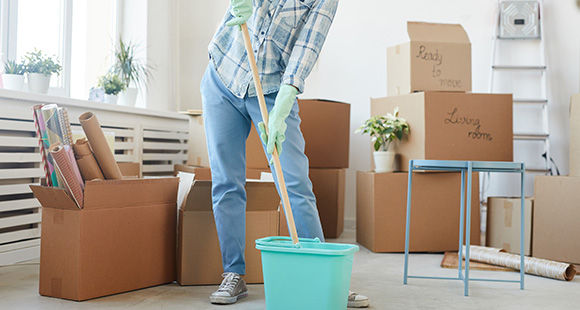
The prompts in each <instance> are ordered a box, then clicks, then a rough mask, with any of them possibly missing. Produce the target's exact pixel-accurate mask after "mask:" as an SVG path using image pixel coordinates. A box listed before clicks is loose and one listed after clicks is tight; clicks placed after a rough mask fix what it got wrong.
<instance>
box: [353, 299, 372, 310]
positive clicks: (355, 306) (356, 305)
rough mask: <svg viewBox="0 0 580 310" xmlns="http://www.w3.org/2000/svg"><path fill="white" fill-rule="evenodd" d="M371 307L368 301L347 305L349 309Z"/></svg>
mask: <svg viewBox="0 0 580 310" xmlns="http://www.w3.org/2000/svg"><path fill="white" fill-rule="evenodd" d="M369 305H370V303H369V301H368V300H358V301H351V300H349V301H348V303H347V308H367V307H368V306H369Z"/></svg>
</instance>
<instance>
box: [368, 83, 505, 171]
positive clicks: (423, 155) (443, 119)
mask: <svg viewBox="0 0 580 310" xmlns="http://www.w3.org/2000/svg"><path fill="white" fill-rule="evenodd" d="M512 104H513V103H512V95H511V94H509V95H502V94H466V93H451V92H420V93H414V94H409V95H402V96H394V97H384V98H375V99H372V100H371V115H384V114H386V113H392V112H393V110H394V109H395V107H399V109H400V110H399V111H400V112H399V116H400V117H402V118H405V119H406V120H407V122H408V123H409V127H410V128H409V129H410V133H409V135H406V136H405V137H404V138H403V141H401V142H398V141H397V142H395V143H393V144H391V147H393V146H394V148H393V150H394V151H395V152H396V153H397V155H398V158H397V159H396V161H397V162H398V164H399V165H400V167H401V170H403V171H407V170H408V167H409V159H438V160H481V161H512V160H513V127H512Z"/></svg>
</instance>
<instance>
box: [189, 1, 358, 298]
mask: <svg viewBox="0 0 580 310" xmlns="http://www.w3.org/2000/svg"><path fill="white" fill-rule="evenodd" d="M230 2H231V5H230V8H229V12H228V13H226V15H225V17H224V19H223V21H222V23H221V25H220V26H219V28H218V30H217V32H216V34H215V35H214V37H213V39H212V41H211V43H210V45H209V55H210V62H209V65H208V67H207V69H206V72H205V74H204V76H203V79H202V81H201V95H202V103H203V111H204V121H205V131H206V139H207V146H208V153H209V160H210V168H211V173H212V182H213V185H212V200H213V211H214V218H215V223H216V228H217V232H218V237H219V242H220V249H221V252H222V263H223V268H224V273H223V275H222V276H223V277H224V280H223V281H222V283H221V285H220V287H219V288H218V290H217V291H215V292H214V293H213V294H211V295H210V301H211V302H212V303H215V304H231V303H235V302H236V301H237V300H238V299H240V298H244V297H246V296H247V295H248V291H247V288H246V284H245V282H244V280H243V279H242V278H241V275H244V274H245V261H244V248H245V240H246V237H245V224H246V223H245V218H246V217H245V212H246V192H245V189H244V184H245V180H246V158H245V154H246V150H245V146H246V139H247V137H248V134H249V132H250V126H251V122H252V121H253V122H254V124H258V129H259V130H260V131H261V132H262V135H261V136H262V139H263V140H264V144H265V147H266V150H267V153H268V159H270V158H271V154H272V153H273V151H274V148H276V149H277V150H278V153H279V154H280V162H281V165H282V171H283V174H284V176H285V180H286V185H287V188H288V195H289V198H290V204H291V206H292V212H293V214H294V219H295V223H296V230H297V232H298V236H299V237H301V238H319V239H320V240H321V241H323V240H324V235H323V232H322V226H321V224H320V218H319V217H318V210H317V209H316V198H315V197H314V193H313V192H312V183H311V182H310V179H309V178H308V158H307V157H306V155H304V138H303V136H302V132H301V131H300V117H299V116H298V104H297V102H296V96H297V94H299V93H302V92H303V91H304V81H305V79H306V77H307V76H308V75H309V74H310V71H311V70H312V67H313V66H314V63H315V62H316V59H317V58H318V55H319V53H320V50H321V48H322V45H323V43H324V40H325V38H326V34H327V33H328V30H329V28H330V25H331V24H332V20H333V18H334V14H335V12H336V8H337V6H338V0H254V4H252V0H231V1H230ZM250 17H251V18H250ZM244 23H247V26H248V29H249V30H250V33H251V37H252V46H253V48H254V54H255V57H256V60H257V66H258V70H259V72H260V78H261V84H262V87H263V91H264V95H265V100H266V105H267V108H268V111H269V117H268V132H269V135H268V136H266V135H265V128H264V125H263V123H262V117H261V114H260V109H259V105H258V99H257V97H256V89H255V86H254V84H253V82H252V72H251V69H250V65H249V63H248V59H247V54H246V52H245V47H244V41H243V38H242V33H241V31H240V30H239V28H240V25H242V24H244ZM260 123H262V124H260ZM283 142H284V144H283V146H284V152H282V143H283ZM272 172H273V173H274V171H272ZM297 298H299V296H297ZM368 305H369V299H368V297H366V296H363V295H359V294H356V293H353V292H350V293H349V296H348V306H349V307H368Z"/></svg>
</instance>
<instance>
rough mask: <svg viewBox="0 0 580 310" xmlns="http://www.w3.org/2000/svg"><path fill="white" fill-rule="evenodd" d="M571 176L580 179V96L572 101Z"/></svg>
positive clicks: (576, 95)
mask: <svg viewBox="0 0 580 310" xmlns="http://www.w3.org/2000/svg"><path fill="white" fill-rule="evenodd" d="M570 176H574V177H580V94H575V95H573V96H572V98H571V100H570Z"/></svg>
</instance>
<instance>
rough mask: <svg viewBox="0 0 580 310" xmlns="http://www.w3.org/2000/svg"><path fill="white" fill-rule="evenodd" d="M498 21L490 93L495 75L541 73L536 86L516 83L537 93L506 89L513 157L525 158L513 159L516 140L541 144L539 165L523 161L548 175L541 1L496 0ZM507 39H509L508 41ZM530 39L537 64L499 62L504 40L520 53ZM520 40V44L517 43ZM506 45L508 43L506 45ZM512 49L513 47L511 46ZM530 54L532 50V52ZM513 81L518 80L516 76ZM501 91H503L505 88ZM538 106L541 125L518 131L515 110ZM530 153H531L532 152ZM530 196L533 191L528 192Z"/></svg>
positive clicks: (531, 170)
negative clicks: (511, 117) (511, 116)
mask: <svg viewBox="0 0 580 310" xmlns="http://www.w3.org/2000/svg"><path fill="white" fill-rule="evenodd" d="M497 8H498V14H497V22H496V23H495V35H494V38H493V49H492V59H491V74H490V81H489V92H490V93H494V92H498V89H497V88H498V85H497V84H498V83H497V81H496V79H497V76H499V75H501V74H505V72H507V73H512V74H514V73H516V74H524V75H528V76H530V75H534V74H539V75H540V81H539V85H538V83H535V85H534V84H529V83H528V84H527V85H519V86H527V87H528V89H529V88H530V87H531V88H534V89H535V90H539V95H538V94H536V95H523V94H521V93H520V94H517V93H515V92H514V91H513V90H507V91H508V92H513V93H514V160H515V161H524V162H526V161H525V160H522V159H521V158H516V156H517V154H516V153H517V150H518V149H521V148H519V146H520V145H519V144H518V141H531V142H537V143H542V144H543V145H542V151H541V152H538V153H540V154H537V159H538V161H541V159H542V157H544V158H545V160H544V163H543V164H538V162H526V172H528V173H536V174H537V173H540V174H542V173H543V174H548V173H551V162H550V161H551V155H550V131H549V124H548V119H549V117H548V116H549V115H548V108H549V105H548V96H547V77H546V76H547V65H546V57H545V40H544V18H543V15H542V14H543V12H544V11H543V6H542V1H541V0H536V1H527V0H526V1H523V0H521V1H513V0H512V1H507V0H498V1H497ZM508 41H509V42H508ZM530 41H534V42H536V44H533V45H535V47H534V48H535V51H533V52H535V53H537V54H538V56H539V57H538V58H539V60H538V63H532V64H526V65H521V64H517V65H516V64H513V63H505V62H506V61H505V60H504V61H502V63H498V58H500V56H501V54H502V52H504V51H505V49H506V48H507V47H505V46H502V45H504V44H505V43H509V44H510V45H511V46H510V47H514V48H515V49H516V50H518V51H519V53H520V54H522V55H524V54H525V55H527V54H530V53H528V52H530V50H531V49H534V48H530V45H532V44H530ZM520 43H521V44H520ZM505 45H507V44H505ZM512 52H513V49H512ZM531 54H533V53H531ZM512 82H515V83H518V82H520V81H516V80H515V79H513V80H512ZM524 83H526V82H524V79H522V81H521V83H520V84H524ZM501 91H503V92H506V90H505V89H502V90H501ZM538 107H539V108H540V109H541V118H540V119H541V128H534V130H531V131H520V130H519V129H518V128H516V126H515V125H516V123H517V121H518V120H519V121H520V122H523V121H524V120H522V119H518V113H516V112H515V111H516V110H519V111H523V110H524V109H538ZM532 156H533V155H532ZM534 157H535V156H534ZM527 194H528V195H531V194H532V193H527Z"/></svg>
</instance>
